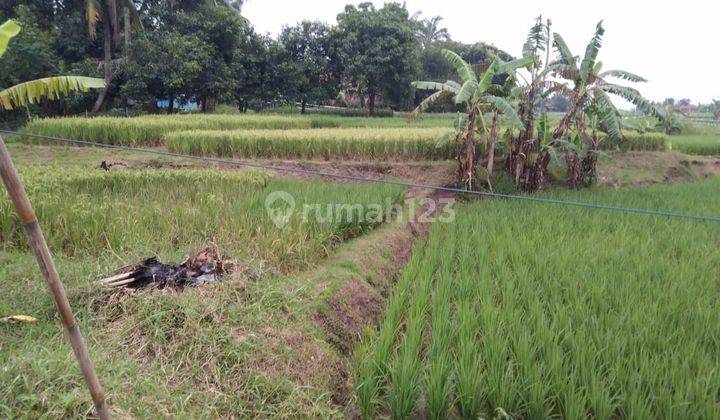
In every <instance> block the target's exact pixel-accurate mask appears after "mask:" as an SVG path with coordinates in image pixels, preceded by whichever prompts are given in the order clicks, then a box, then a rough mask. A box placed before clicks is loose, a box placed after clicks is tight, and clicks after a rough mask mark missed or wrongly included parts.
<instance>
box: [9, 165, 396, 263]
mask: <svg viewBox="0 0 720 420" xmlns="http://www.w3.org/2000/svg"><path fill="white" fill-rule="evenodd" d="M21 175H22V176H23V179H24V181H25V183H26V188H27V190H28V194H29V195H30V198H31V200H33V203H34V205H35V208H36V212H37V215H38V219H39V220H40V223H41V224H42V225H43V228H44V230H45V234H46V237H47V241H48V244H49V245H50V247H51V248H52V249H53V250H54V251H55V252H61V253H64V254H65V255H67V256H82V255H92V256H99V255H105V254H107V253H114V254H119V255H124V256H127V257H128V259H131V258H133V257H134V258H140V257H145V256H148V255H153V254H157V253H160V254H162V253H170V252H173V251H175V250H178V249H183V250H186V251H187V250H189V249H190V248H192V247H193V246H197V245H199V244H201V243H203V242H207V241H211V240H212V241H216V242H218V243H219V244H220V245H222V246H223V247H224V248H226V252H227V253H228V254H229V255H235V256H237V257H239V258H245V257H247V258H253V259H261V260H264V261H267V262H268V263H269V264H272V265H273V266H274V267H276V268H277V269H278V270H279V271H281V272H287V271H292V270H295V269H300V268H304V267H307V266H309V265H311V264H313V263H314V262H316V261H318V260H319V259H320V258H322V257H324V256H325V255H327V252H328V251H329V249H330V248H331V247H332V246H333V244H336V243H337V242H339V241H341V240H343V239H345V238H347V237H351V236H355V235H358V234H360V233H361V232H363V231H365V230H367V229H370V228H372V227H373V226H374V225H375V224H376V223H377V220H373V219H372V218H369V215H367V214H365V215H362V214H360V213H358V212H352V214H350V215H349V216H348V217H342V218H338V220H327V221H326V220H318V219H316V218H312V217H310V218H309V220H308V221H307V223H306V222H305V221H304V220H303V214H302V213H303V211H302V207H303V205H304V204H306V203H307V204H313V205H314V204H318V205H321V206H324V205H326V204H334V203H339V204H343V203H351V204H360V205H365V204H378V205H380V206H385V205H386V204H387V203H388V202H389V203H394V202H396V201H397V200H399V199H400V197H401V194H402V190H401V189H400V188H398V187H385V186H383V187H379V186H368V185H354V184H343V185H334V184H332V183H327V182H312V183H310V182H300V181H295V180H288V179H281V178H272V177H270V176H269V175H268V174H267V173H265V172H258V171H242V172H230V171H221V170H186V169H183V170H142V171H131V170H126V171H111V172H105V171H101V170H97V171H90V172H88V171H85V170H79V169H72V170H70V169H59V168H53V167H40V168H23V169H22V171H21ZM273 191H287V192H289V193H291V194H292V196H293V197H294V199H295V201H296V211H295V213H294V214H293V215H292V217H291V218H290V220H289V222H288V224H287V225H286V226H284V227H283V228H282V229H279V228H278V227H277V226H275V224H273V222H272V219H271V218H270V217H269V216H268V214H267V212H266V209H265V200H266V197H267V196H268V194H269V193H271V192H273ZM386 199H387V201H386ZM366 216H368V217H366ZM381 216H384V214H383V215H381ZM25 248H26V242H25V239H24V234H23V231H22V226H21V224H20V222H19V220H18V219H17V217H16V216H15V213H14V211H13V210H12V207H11V204H10V202H9V200H8V199H7V196H6V195H5V194H0V250H12V249H25Z"/></svg>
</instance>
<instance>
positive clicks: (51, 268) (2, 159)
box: [0, 136, 110, 420]
mask: <svg viewBox="0 0 720 420" xmlns="http://www.w3.org/2000/svg"><path fill="white" fill-rule="evenodd" d="M0 177H2V180H3V183H4V184H5V188H6V189H7V191H8V194H9V195H10V200H11V201H12V203H13V205H14V206H15V211H16V212H17V214H18V216H20V220H22V223H23V227H24V228H25V233H26V234H27V238H28V242H29V244H30V248H32V251H33V254H35V258H36V259H37V262H38V265H39V266H40V271H42V273H43V276H44V277H45V280H46V281H47V285H48V288H49V289H50V293H51V294H52V296H53V300H54V301H55V307H56V308H57V311H58V314H59V315H60V323H61V324H62V326H63V328H64V329H65V333H66V334H67V338H68V340H69V341H70V346H71V347H72V349H73V353H75V358H76V359H77V362H78V365H80V370H81V371H82V374H83V376H84V377H85V383H86V384H87V387H88V390H89V391H90V395H91V396H92V399H93V402H94V403H95V410H96V412H97V415H98V416H99V417H100V419H102V420H105V419H110V411H109V409H108V405H107V403H106V401H105V396H104V394H103V391H102V387H101V386H100V381H98V378H97V374H96V373H95V368H94V367H93V364H92V361H91V360H90V355H89V354H88V350H87V346H86V345H85V340H83V337H82V334H81V333H80V327H79V326H78V325H77V323H76V322H75V316H74V315H73V313H72V309H71V308H70V302H68V299H67V295H66V294H65V288H64V287H63V284H62V281H61V280H60V276H59V275H58V272H57V269H56V268H55V262H54V261H53V258H52V254H50V249H49V248H48V246H47V243H46V242H45V237H44V236H43V233H42V230H41V229H40V225H39V224H38V221H37V218H36V217H35V211H34V210H33V208H32V205H31V204H30V200H29V199H28V196H27V194H26V193H25V187H23V185H22V182H21V181H20V177H19V176H18V173H17V170H16V169H15V166H14V165H13V163H12V160H11V159H10V153H9V152H8V150H7V147H5V142H4V141H3V138H2V136H0Z"/></svg>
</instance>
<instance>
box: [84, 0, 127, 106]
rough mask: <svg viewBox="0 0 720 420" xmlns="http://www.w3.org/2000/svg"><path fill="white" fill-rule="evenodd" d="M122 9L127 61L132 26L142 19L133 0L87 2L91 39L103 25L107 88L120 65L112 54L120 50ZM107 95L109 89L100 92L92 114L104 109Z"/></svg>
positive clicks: (104, 69) (95, 36)
mask: <svg viewBox="0 0 720 420" xmlns="http://www.w3.org/2000/svg"><path fill="white" fill-rule="evenodd" d="M119 8H122V12H123V26H124V35H125V46H124V47H125V48H124V50H125V51H124V52H125V60H127V59H128V58H129V56H130V44H131V42H132V30H131V27H132V25H134V24H135V25H138V24H139V22H140V19H139V17H138V15H137V11H136V9H135V4H134V3H133V1H132V0H104V2H103V1H102V0H85V18H86V20H87V24H88V33H89V34H90V38H92V39H96V38H97V26H98V23H100V22H102V24H103V30H102V34H103V57H104V61H103V63H102V66H103V72H104V76H105V86H109V85H110V82H111V80H112V76H113V73H114V70H115V67H117V66H118V64H120V63H119V62H118V61H113V59H112V53H113V47H114V48H116V49H117V48H120V19H119V13H118V9H119ZM106 94H107V88H104V89H102V90H101V91H100V95H99V96H98V99H97V101H96V102H95V105H94V106H93V109H92V111H91V113H93V114H95V113H97V112H98V111H99V110H100V107H102V105H103V102H105V96H106Z"/></svg>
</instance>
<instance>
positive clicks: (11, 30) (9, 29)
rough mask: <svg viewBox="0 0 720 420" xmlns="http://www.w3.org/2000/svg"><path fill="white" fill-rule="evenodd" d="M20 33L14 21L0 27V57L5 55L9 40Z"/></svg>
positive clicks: (18, 26)
mask: <svg viewBox="0 0 720 420" xmlns="http://www.w3.org/2000/svg"><path fill="white" fill-rule="evenodd" d="M19 33H20V25H18V24H17V23H16V22H15V21H13V20H9V21H7V22H5V23H3V24H2V25H0V57H2V55H3V54H5V50H7V46H8V44H9V43H10V39H11V38H13V37H14V36H16V35H17V34H19Z"/></svg>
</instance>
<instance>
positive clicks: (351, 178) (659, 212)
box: [0, 129, 720, 223]
mask: <svg viewBox="0 0 720 420" xmlns="http://www.w3.org/2000/svg"><path fill="white" fill-rule="evenodd" d="M0 134H8V135H12V136H19V137H28V138H34V139H42V140H50V141H54V142H59V143H66V144H72V145H79V146H90V147H98V148H104V149H113V150H122V151H128V152H138V153H145V154H152V155H158V156H166V157H172V158H181V159H190V160H199V161H204V162H212V163H219V164H224V165H232V166H239V167H247V168H256V169H265V170H271V171H277V172H286V173H295V174H302V175H312V176H318V177H323V178H331V179H342V180H346V181H357V182H367V183H374V184H387V185H397V186H402V187H405V188H419V189H427V190H435V191H444V192H451V193H456V194H464V195H471V196H480V197H489V198H500V199H504V200H513V201H527V202H533V203H541V204H551V205H562V206H569V207H580V208H587V209H599V210H608V211H615V212H621V213H632V214H640V215H646V216H658V217H667V218H671V219H684V220H694V221H703V222H716V223H720V217H716V216H704V215H695V214H686V213H675V212H670V211H663V210H649V209H641V208H632V207H619V206H612V205H607V204H597V203H589V202H583V201H567V200H559V199H554V198H543V197H535V196H529V195H515V194H502V193H495V192H489V191H473V190H464V189H462V188H453V187H443V186H439V185H427V184H417V183H412V182H404V181H395V180H389V179H379V178H366V177H361V176H354V175H342V174H333V173H329V172H322V171H314V170H310V169H301V168H287V167H277V166H271V165H264V164H261V163H255V162H247V161H238V160H231V159H221V158H214V157H208V156H194V155H186V154H182V153H173V152H166V151H163V150H155V149H146V148H141V147H130V146H120V145H115V144H105V143H96V142H91V141H85V140H77V139H67V138H63V137H54V136H45V135H41V134H31V133H19V132H17V131H10V130H3V129H0Z"/></svg>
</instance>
